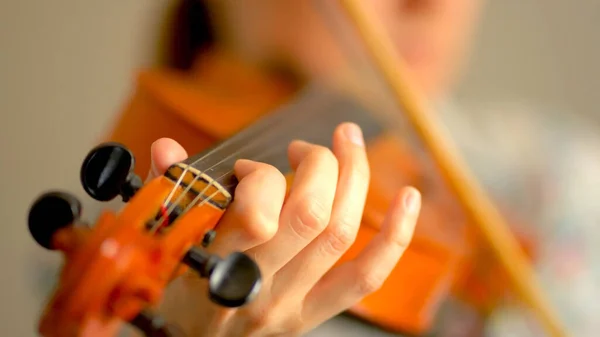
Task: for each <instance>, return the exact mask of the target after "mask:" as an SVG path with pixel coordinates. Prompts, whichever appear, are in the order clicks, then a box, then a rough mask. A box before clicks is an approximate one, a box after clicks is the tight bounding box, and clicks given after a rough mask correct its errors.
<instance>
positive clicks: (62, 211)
mask: <svg viewBox="0 0 600 337" xmlns="http://www.w3.org/2000/svg"><path fill="white" fill-rule="evenodd" d="M80 216H81V203H80V202H79V200H77V198H76V197H75V196H73V195H71V194H69V193H64V192H49V193H45V194H43V195H41V196H40V197H39V198H38V199H36V201H35V202H34V203H33V205H32V206H31V208H30V209H29V219H28V223H29V232H30V233H31V236H33V238H34V239H35V241H36V242H37V243H38V244H39V245H40V246H42V247H44V248H46V249H53V248H52V237H53V236H54V233H56V232H57V231H58V230H59V229H61V228H65V227H67V226H71V225H72V224H73V223H74V222H76V221H77V220H78V219H79V217H80Z"/></svg>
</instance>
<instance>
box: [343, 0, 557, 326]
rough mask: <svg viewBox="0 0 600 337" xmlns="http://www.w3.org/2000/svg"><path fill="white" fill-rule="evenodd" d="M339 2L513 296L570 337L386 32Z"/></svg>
mask: <svg viewBox="0 0 600 337" xmlns="http://www.w3.org/2000/svg"><path fill="white" fill-rule="evenodd" d="M341 2H342V7H343V9H344V10H345V12H346V15H347V17H348V18H349V19H350V22H351V23H352V24H353V26H354V27H353V28H354V29H356V31H357V32H358V33H359V36H360V38H361V40H362V43H363V44H364V47H365V49H366V52H367V53H368V56H369V57H370V58H371V61H372V62H373V64H374V66H375V67H376V69H377V71H378V72H380V75H381V76H382V78H383V79H384V81H385V83H386V85H387V86H388V87H389V88H390V89H391V91H392V94H393V96H394V97H393V98H394V100H395V103H397V104H398V105H400V107H402V108H403V110H404V112H405V114H406V117H407V119H408V121H409V123H410V124H412V126H413V127H414V129H415V130H416V132H417V134H418V135H419V137H420V138H421V140H422V141H423V143H424V145H425V147H426V149H427V150H428V151H429V153H430V154H431V156H432V159H433V160H434V162H435V163H436V165H437V166H438V167H439V168H440V170H441V173H442V175H443V177H444V179H445V180H446V181H447V183H448V184H449V186H450V188H451V190H452V191H453V193H454V194H455V195H456V196H457V198H458V200H459V201H460V202H461V204H462V205H463V207H464V208H465V211H466V213H467V215H468V216H469V217H470V219H471V220H472V221H473V222H474V224H475V225H476V227H477V228H478V229H479V231H480V232H481V234H482V235H483V237H484V239H486V240H487V242H488V244H489V245H490V246H491V247H492V250H493V252H494V253H495V254H496V256H497V258H498V259H499V260H500V263H501V265H502V266H503V268H504V269H505V271H506V272H507V274H508V277H509V279H510V281H511V282H512V284H513V287H514V288H515V291H516V292H517V293H518V294H519V295H520V296H521V297H522V299H524V301H525V302H526V303H527V304H528V305H529V307H530V308H531V309H532V311H533V313H534V314H535V315H536V316H537V318H538V320H539V321H540V323H541V324H542V325H543V327H544V328H545V329H546V331H547V333H549V334H550V335H551V336H555V337H564V336H567V333H566V330H565V328H564V327H563V325H562V324H561V322H560V320H559V318H558V315H557V314H556V313H555V311H554V310H553V308H552V307H551V305H550V302H549V301H548V299H547V298H546V297H545V294H544V292H543V291H542V288H541V286H540V284H539V282H538V280H537V278H536V276H535V274H534V271H533V268H532V267H531V264H530V263H529V262H528V260H527V258H526V256H525V254H524V253H523V252H522V250H521V249H520V248H519V245H518V243H517V240H516V238H515V237H514V236H513V235H512V233H511V231H510V229H509V226H508V225H507V224H506V222H505V221H504V219H503V217H502V215H501V214H500V212H499V211H498V210H497V208H496V207H495V206H494V204H493V203H492V202H491V200H490V198H489V197H488V196H487V195H486V193H485V192H484V190H483V189H482V188H481V186H479V185H478V183H477V180H476V179H475V178H474V176H473V174H472V173H471V172H470V171H469V170H468V167H467V165H466V164H465V163H464V162H463V161H462V160H461V158H460V157H459V155H458V151H456V149H455V148H454V147H453V146H452V143H451V142H450V141H449V139H450V138H449V137H447V136H446V135H444V134H443V133H442V129H441V128H440V127H439V126H438V124H437V123H436V121H435V119H434V114H433V113H432V112H431V111H430V110H429V109H428V108H427V106H426V104H425V99H423V97H422V96H420V95H419V93H418V92H417V91H416V90H415V87H414V86H413V85H411V84H410V83H409V81H408V78H407V76H406V74H407V72H406V68H405V65H404V64H403V63H402V62H401V60H400V58H399V57H395V48H394V47H393V44H392V42H391V41H390V39H389V38H387V36H386V34H385V33H384V31H383V28H382V27H378V26H377V24H376V21H375V20H373V18H372V17H369V13H368V9H367V8H365V7H364V6H362V4H361V3H360V2H361V1H360V0H343V1H341Z"/></svg>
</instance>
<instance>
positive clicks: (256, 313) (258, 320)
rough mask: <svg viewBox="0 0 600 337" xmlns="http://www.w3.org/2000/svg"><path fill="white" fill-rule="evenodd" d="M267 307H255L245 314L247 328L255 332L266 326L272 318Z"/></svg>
mask: <svg viewBox="0 0 600 337" xmlns="http://www.w3.org/2000/svg"><path fill="white" fill-rule="evenodd" d="M271 317H272V315H271V311H270V310H269V307H262V308H256V309H255V310H252V311H250V312H248V313H247V314H246V321H247V325H248V330H249V331H253V332H257V331H261V330H263V329H265V328H266V327H268V326H269V325H270V323H271V320H272V318H271Z"/></svg>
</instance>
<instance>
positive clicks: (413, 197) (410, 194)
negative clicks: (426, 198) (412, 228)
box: [402, 186, 421, 214]
mask: <svg viewBox="0 0 600 337" xmlns="http://www.w3.org/2000/svg"><path fill="white" fill-rule="evenodd" d="M402 206H403V208H404V210H405V211H406V213H407V214H417V213H418V212H419V210H420V209H421V193H420V192H419V190H417V189H416V188H414V187H411V186H408V187H405V188H404V190H403V192H402Z"/></svg>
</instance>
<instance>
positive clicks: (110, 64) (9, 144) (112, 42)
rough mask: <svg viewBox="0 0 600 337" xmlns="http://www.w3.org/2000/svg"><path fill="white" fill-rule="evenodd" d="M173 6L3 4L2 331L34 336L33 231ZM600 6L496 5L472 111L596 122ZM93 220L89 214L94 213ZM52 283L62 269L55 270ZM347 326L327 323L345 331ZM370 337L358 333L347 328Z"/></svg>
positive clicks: (66, 185)
mask: <svg viewBox="0 0 600 337" xmlns="http://www.w3.org/2000/svg"><path fill="white" fill-rule="evenodd" d="M166 6H167V4H166V2H165V1H149V0H122V1H75V0H54V1H2V2H0V113H1V114H0V116H1V117H0V167H1V170H0V173H1V175H0V182H1V183H0V187H1V189H0V214H1V215H2V218H3V219H4V220H3V221H2V224H1V229H0V252H1V254H0V259H1V261H2V262H1V264H0V266H1V267H2V269H3V271H2V273H1V274H0V293H1V295H0V299H1V300H0V335H1V336H15V337H29V336H36V334H35V329H36V320H37V316H38V315H39V311H40V308H41V304H42V303H43V301H44V295H45V294H44V292H43V291H44V286H43V285H44V284H47V283H50V281H48V280H40V279H39V273H36V272H34V271H35V270H38V271H39V270H46V269H47V268H48V267H47V266H53V265H55V264H56V263H57V261H58V256H57V254H52V253H48V252H46V251H44V250H43V249H41V248H39V247H38V246H37V245H36V244H35V243H34V242H33V240H32V239H31V238H30V236H29V234H28V231H27V227H26V214H27V209H28V207H29V205H30V203H31V202H32V201H33V199H34V198H35V197H36V196H37V195H38V194H39V193H40V192H42V191H44V190H46V189H50V188H61V189H66V190H69V191H72V192H74V193H75V194H76V195H78V196H80V197H81V198H82V200H83V201H84V206H85V207H86V209H85V210H84V214H85V215H87V216H92V215H94V214H95V212H96V210H97V208H98V204H97V203H95V202H92V201H90V200H89V198H87V197H86V196H85V195H84V194H83V191H82V190H81V188H80V186H79V167H80V161H81V159H82V158H83V157H84V156H85V154H86V153H87V151H89V150H90V148H91V147H92V146H93V145H94V144H95V142H96V141H97V140H98V139H99V138H100V137H101V136H102V135H103V131H105V130H106V128H107V127H108V125H109V124H110V121H111V118H112V117H113V115H114V113H116V112H117V111H119V110H120V108H121V106H122V104H123V103H124V101H125V100H126V98H127V97H128V96H129V94H130V90H131V89H132V86H133V76H134V74H135V70H136V69H137V68H138V67H140V66H142V65H146V64H149V63H151V62H152V60H153V57H154V55H153V53H154V49H153V48H154V41H155V39H156V38H157V34H158V32H159V30H160V29H159V26H160V24H161V21H160V19H161V16H160V13H161V12H162V11H163V10H164V8H165V7H166ZM598 22H600V2H597V1H576V2H574V1H558V0H546V1H541V0H503V1H489V2H488V4H487V8H486V11H485V14H484V18H483V24H482V27H481V29H480V31H479V33H478V38H477V44H476V49H475V53H474V55H473V59H472V61H471V64H470V66H469V69H468V72H467V74H466V77H465V78H464V81H463V83H462V84H461V86H460V90H459V92H458V97H459V98H460V100H461V102H462V103H463V104H464V105H465V106H469V107H472V108H473V109H478V108H485V109H497V110H498V111H502V109H505V108H506V109H507V108H509V107H518V108H524V109H535V110H540V111H545V110H549V111H550V110H552V111H558V112H559V113H564V114H577V115H580V116H583V117H584V118H587V119H589V121H590V123H597V122H598V120H599V118H600V114H599V113H598V111H597V96H598V95H597V90H598V88H600V66H598V62H597V61H598V60H600V38H599V37H598V32H599V30H598ZM85 215H84V216H85ZM47 275H48V277H51V276H52V275H53V274H52V273H51V272H49V273H48V274H47ZM339 324H341V325H344V324H350V323H348V322H346V321H338V322H336V323H332V324H330V325H327V326H325V327H324V328H323V330H322V331H323V335H324V336H325V335H326V336H334V335H336V331H337V330H336V329H337V325H339ZM352 333H355V334H356V335H357V336H358V335H365V334H366V332H365V331H362V330H360V329H358V330H353V331H351V332H348V333H345V335H346V336H348V335H352Z"/></svg>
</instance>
